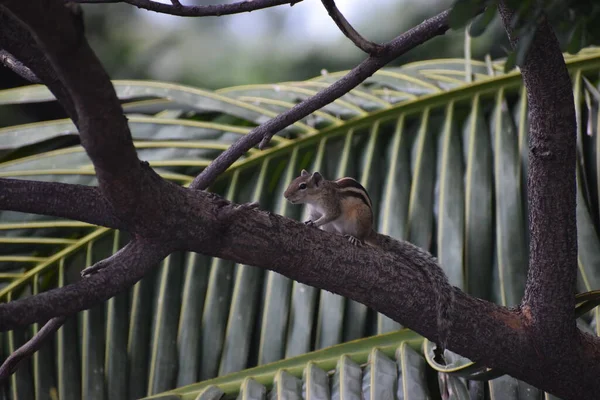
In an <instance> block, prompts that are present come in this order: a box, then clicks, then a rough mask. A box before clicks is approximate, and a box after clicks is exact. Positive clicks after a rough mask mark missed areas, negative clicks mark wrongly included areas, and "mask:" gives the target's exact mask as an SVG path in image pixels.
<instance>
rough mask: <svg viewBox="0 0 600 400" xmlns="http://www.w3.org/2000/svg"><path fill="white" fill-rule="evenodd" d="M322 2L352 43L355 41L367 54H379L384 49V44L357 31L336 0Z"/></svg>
mask: <svg viewBox="0 0 600 400" xmlns="http://www.w3.org/2000/svg"><path fill="white" fill-rule="evenodd" d="M321 2H322V3H323V5H324V6H325V9H326V10H327V13H328V14H329V16H330V17H331V19H332V20H333V22H335V24H336V25H337V26H338V28H340V31H342V33H343V34H344V35H346V37H347V38H348V39H350V40H352V43H354V44H355V45H356V47H358V48H359V49H361V50H362V51H364V52H365V53H367V54H377V53H378V52H380V51H382V49H383V46H381V45H380V44H377V43H373V42H371V41H369V40H367V39H365V38H364V37H362V36H361V35H360V33H358V32H357V31H356V29H354V28H353V27H352V25H350V22H348V20H347V19H346V18H345V17H344V15H343V14H342V13H341V11H340V10H339V9H338V8H337V6H336V5H335V1H334V0H321Z"/></svg>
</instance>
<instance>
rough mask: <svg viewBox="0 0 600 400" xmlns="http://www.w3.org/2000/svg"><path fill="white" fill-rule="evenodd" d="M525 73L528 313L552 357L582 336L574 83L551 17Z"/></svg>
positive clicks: (504, 13) (506, 12)
mask: <svg viewBox="0 0 600 400" xmlns="http://www.w3.org/2000/svg"><path fill="white" fill-rule="evenodd" d="M499 11H500V15H501V17H502V21H503V23H504V26H505V27H506V29H507V33H508V34H509V39H510V41H511V44H512V45H513V47H514V46H516V44H517V43H518V41H519V39H518V38H517V37H515V35H514V34H513V32H512V31H511V29H510V26H511V25H510V24H511V20H512V16H513V12H512V11H511V10H510V9H508V7H507V6H506V5H505V4H504V2H500V4H499ZM520 69H521V74H522V76H523V82H524V84H525V88H526V89H527V100H528V109H529V118H530V120H529V149H530V150H529V169H528V171H529V172H528V181H527V189H528V193H527V195H528V199H529V207H528V209H529V221H530V232H531V235H530V236H531V239H530V256H529V257H530V258H529V272H528V277H527V284H526V288H525V296H524V299H523V303H522V310H523V314H524V315H525V316H526V317H527V318H528V319H529V322H530V324H531V325H532V329H533V330H534V331H535V334H539V335H543V337H544V338H545V340H544V341H543V342H541V343H540V345H539V346H541V347H543V350H544V353H546V351H548V354H553V353H554V351H555V350H556V349H557V347H556V346H559V347H560V348H561V349H563V350H564V349H565V347H570V346H568V344H570V343H572V340H571V338H572V337H574V335H575V334H576V332H577V328H576V324H575V318H574V310H575V296H574V293H575V291H576V279H577V226H576V215H575V210H576V190H577V187H576V179H575V162H576V120H575V108H574V99H573V87H572V84H571V79H570V78H569V73H568V70H567V67H566V65H565V62H564V58H563V55H562V52H561V50H560V46H559V43H558V40H557V39H556V36H555V34H554V32H553V30H552V28H551V26H550V25H549V23H548V21H547V20H546V18H545V17H543V18H542V19H541V22H540V23H539V25H538V28H537V32H536V34H535V36H534V39H533V41H532V42H531V45H530V47H529V51H528V53H527V56H526V58H525V60H524V64H523V65H521V66H520ZM540 337H542V336H540ZM542 343H543V344H542ZM552 349H554V350H552ZM554 354H556V353H554Z"/></svg>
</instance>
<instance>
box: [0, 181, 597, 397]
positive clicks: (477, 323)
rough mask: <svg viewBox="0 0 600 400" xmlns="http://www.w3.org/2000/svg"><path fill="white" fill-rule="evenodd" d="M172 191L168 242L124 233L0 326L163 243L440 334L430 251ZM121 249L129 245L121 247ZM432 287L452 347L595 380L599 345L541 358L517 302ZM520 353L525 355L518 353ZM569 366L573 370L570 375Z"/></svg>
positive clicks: (96, 295) (94, 296)
mask: <svg viewBox="0 0 600 400" xmlns="http://www.w3.org/2000/svg"><path fill="white" fill-rule="evenodd" d="M164 189H165V190H167V188H164ZM178 194H181V195H182V196H181V199H180V200H179V201H180V203H179V204H173V205H172V206H173V207H176V208H177V210H178V211H177V212H175V211H174V210H172V212H171V214H170V215H171V218H170V219H169V220H167V221H163V223H164V226H163V230H164V232H165V233H164V234H165V235H168V236H171V237H173V238H174V239H173V241H172V243H173V245H176V246H177V247H176V248H174V249H170V250H169V251H166V250H164V249H163V250H160V246H161V245H163V244H164V239H161V240H160V241H157V242H155V243H154V244H147V243H146V244H145V245H142V244H141V243H139V244H137V245H136V244H135V243H134V244H132V243H130V244H129V245H128V247H126V248H125V249H124V250H121V251H120V252H119V253H117V254H116V255H114V256H112V257H111V258H109V259H108V260H105V261H103V262H110V260H111V259H113V258H118V260H119V262H113V263H112V265H109V266H107V267H105V268H104V269H102V270H101V271H100V272H98V273H97V274H94V275H91V276H90V277H89V278H87V279H82V280H81V281H79V282H77V283H75V284H72V285H69V286H65V287H63V288H59V289H54V290H51V291H48V292H45V293H42V294H39V295H37V296H33V297H29V298H26V299H22V300H16V301H12V302H9V303H6V304H1V305H0V330H2V331H4V330H8V329H14V328H16V327H19V326H24V325H28V324H31V323H33V322H40V321H46V320H48V319H49V318H53V317H56V316H59V315H64V314H72V313H75V312H78V311H80V310H83V309H86V308H89V307H91V306H93V305H94V304H97V303H98V302H100V301H104V300H106V299H108V298H110V297H112V296H114V295H115V294H117V293H119V292H120V291H122V290H124V289H125V288H127V287H129V286H130V285H132V284H133V283H134V282H136V281H137V280H139V279H140V278H141V277H142V276H143V275H144V273H146V272H147V271H148V270H149V269H150V268H151V265H153V264H155V263H156V262H158V261H159V260H160V259H162V257H164V255H165V254H167V253H165V252H170V251H174V250H191V251H196V252H199V253H202V254H206V255H209V256H213V257H220V258H223V259H227V260H231V261H234V262H241V263H244V264H248V265H254V266H257V267H262V268H266V269H269V270H272V271H275V272H278V273H280V274H283V275H284V276H287V277H289V278H291V279H294V280H296V281H298V282H301V283H304V284H307V285H311V286H314V287H318V288H322V289H324V290H327V291H330V292H332V293H336V294H339V295H342V296H345V297H347V298H350V299H353V300H355V301H358V302H361V303H362V304H365V305H367V306H368V307H370V308H372V309H373V310H375V311H378V312H381V313H383V314H385V315H387V316H388V317H390V318H392V319H393V320H395V321H398V322H400V323H402V324H403V325H405V326H409V327H410V328H411V329H413V330H415V331H416V332H418V333H420V334H421V335H423V336H425V337H427V338H429V339H430V340H432V341H434V342H437V341H438V340H439V339H440V332H439V331H438V326H437V304H436V302H435V301H434V299H435V298H436V295H435V294H434V293H432V287H431V282H430V281H429V280H428V278H427V276H428V273H426V272H425V270H426V269H430V270H433V271H439V272H441V271H440V267H439V265H438V264H437V262H436V260H435V258H434V257H432V256H431V255H430V254H429V253H427V252H425V251H423V250H421V249H419V248H418V247H416V246H414V245H412V244H410V243H408V242H404V241H396V240H391V239H390V240H389V242H388V244H386V245H385V246H383V248H381V249H375V248H371V247H367V246H365V247H355V246H353V245H352V244H350V243H349V242H348V241H347V240H346V239H345V238H344V237H342V236H341V235H336V234H332V233H328V232H324V231H321V230H319V229H311V228H309V227H306V226H305V225H304V224H302V223H299V222H297V221H293V220H291V219H288V218H285V217H282V216H280V215H276V214H272V213H268V212H265V211H259V210H254V209H252V208H251V207H239V206H236V205H234V204H231V203H229V202H227V201H225V200H224V199H222V198H219V197H218V196H215V195H214V194H211V193H207V192H205V191H198V190H188V189H181V191H178ZM130 246H131V248H130ZM128 248H129V250H126V249H128ZM124 251H125V252H127V254H126V255H122V256H120V255H119V254H121V252H124ZM159 251H160V253H157V252H159ZM153 252H154V254H153ZM115 261H116V260H115ZM434 273H437V272H434ZM437 290H441V291H444V292H445V293H446V294H449V296H454V303H453V310H452V322H453V325H452V326H453V329H452V334H451V335H450V336H449V337H448V338H447V346H448V348H449V349H450V350H452V351H455V352H457V353H459V354H461V355H464V356H466V357H469V358H471V359H472V360H473V361H479V362H482V363H483V364H484V365H487V366H490V367H494V368H498V369H500V370H502V371H505V372H506V373H508V374H510V375H512V376H514V377H516V378H518V379H522V380H525V381H527V382H529V383H531V384H533V385H536V386H537V387H539V388H541V389H543V390H547V391H550V392H553V393H556V394H557V395H559V396H561V397H563V398H565V399H567V398H569V397H570V398H573V397H574V396H578V395H579V398H585V396H581V395H582V394H584V393H592V392H590V391H591V390H592V391H593V390H598V389H600V381H598V379H592V377H594V376H597V374H598V373H600V359H599V358H600V354H598V352H592V351H589V352H581V353H580V354H579V355H578V357H572V358H570V359H566V360H563V361H562V364H560V365H557V364H556V363H553V364H546V359H545V358H543V357H540V356H539V354H538V353H537V350H539V348H538V347H537V341H535V345H534V344H533V343H534V342H533V341H534V340H535V338H532V337H531V336H530V335H529V331H528V329H527V322H528V321H527V319H526V318H524V317H523V315H522V314H521V313H520V312H518V311H511V310H509V309H506V308H504V307H501V306H498V305H496V304H493V303H491V302H487V301H484V300H480V299H477V298H474V297H471V296H469V295H467V294H465V293H463V292H462V291H460V290H459V289H457V288H454V287H452V286H450V285H449V284H448V283H447V282H446V283H445V284H444V285H442V287H439V288H437ZM583 339H584V341H585V343H588V345H589V343H595V345H596V346H597V342H593V340H594V339H593V338H591V337H589V336H588V335H583V334H582V335H581V336H580V337H575V338H573V340H574V342H575V344H577V345H580V344H581V342H582V340H583ZM580 347H581V346H580ZM553 351H557V349H554V350H553ZM544 356H545V354H544ZM523 359H526V360H528V363H523V362H522V360H523ZM578 365H579V367H577V366H578ZM582 365H583V366H586V367H585V368H583V367H581V366H582ZM550 367H552V368H555V369H557V370H558V371H560V373H562V374H565V375H564V377H563V378H562V379H551V380H549V379H546V374H540V373H539V370H540V369H541V368H550ZM571 369H572V370H571ZM573 371H574V372H573ZM573 374H577V376H576V377H572V375H573ZM569 376H571V377H572V379H576V381H578V382H580V385H577V387H573V385H572V384H568V382H573V380H571V381H569V378H568V377H569Z"/></svg>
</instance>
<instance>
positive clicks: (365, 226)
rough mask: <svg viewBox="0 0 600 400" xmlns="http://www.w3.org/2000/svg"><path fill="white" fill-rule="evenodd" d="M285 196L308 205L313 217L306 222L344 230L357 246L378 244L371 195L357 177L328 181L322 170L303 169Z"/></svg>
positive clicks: (324, 227) (333, 229)
mask: <svg viewBox="0 0 600 400" xmlns="http://www.w3.org/2000/svg"><path fill="white" fill-rule="evenodd" d="M283 196H284V197H285V198H286V199H287V200H288V201H289V202H290V203H292V204H307V205H308V207H309V216H310V217H309V218H310V219H309V220H307V221H305V222H304V223H305V224H307V225H311V226H316V227H318V228H321V229H322V230H324V231H328V232H337V233H339V234H342V235H344V236H345V237H347V238H348V240H349V241H350V243H352V244H354V245H355V246H356V245H358V244H363V243H367V244H370V245H371V246H377V235H378V234H377V232H375V230H374V229H373V210H372V208H371V207H372V206H371V198H370V197H369V194H368V193H367V190H366V189H365V188H364V187H363V186H362V185H361V184H360V183H358V182H357V181H356V180H355V179H352V178H348V177H345V178H340V179H337V180H335V181H328V180H326V179H324V178H323V176H322V175H321V174H320V173H319V172H313V173H312V174H310V173H309V172H307V171H306V170H305V169H303V170H302V172H301V173H300V176H299V177H297V178H296V179H294V180H293V181H292V182H291V183H290V185H289V186H288V188H287V189H286V190H285V192H284V194H283Z"/></svg>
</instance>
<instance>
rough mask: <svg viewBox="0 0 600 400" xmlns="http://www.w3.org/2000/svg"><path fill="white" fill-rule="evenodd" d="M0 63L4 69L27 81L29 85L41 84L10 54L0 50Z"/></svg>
mask: <svg viewBox="0 0 600 400" xmlns="http://www.w3.org/2000/svg"><path fill="white" fill-rule="evenodd" d="M0 63H2V64H3V65H4V66H5V67H6V68H8V69H10V70H12V71H13V72H14V73H16V74H17V75H19V76H20V77H21V78H23V79H25V80H28V81H29V82H31V83H42V81H41V80H40V79H39V78H38V77H37V76H36V75H35V74H34V73H33V72H32V71H31V70H30V69H29V68H27V67H26V66H25V65H23V63H22V62H20V61H19V60H17V59H16V58H15V57H14V56H13V55H12V54H10V53H9V52H8V51H6V50H0Z"/></svg>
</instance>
